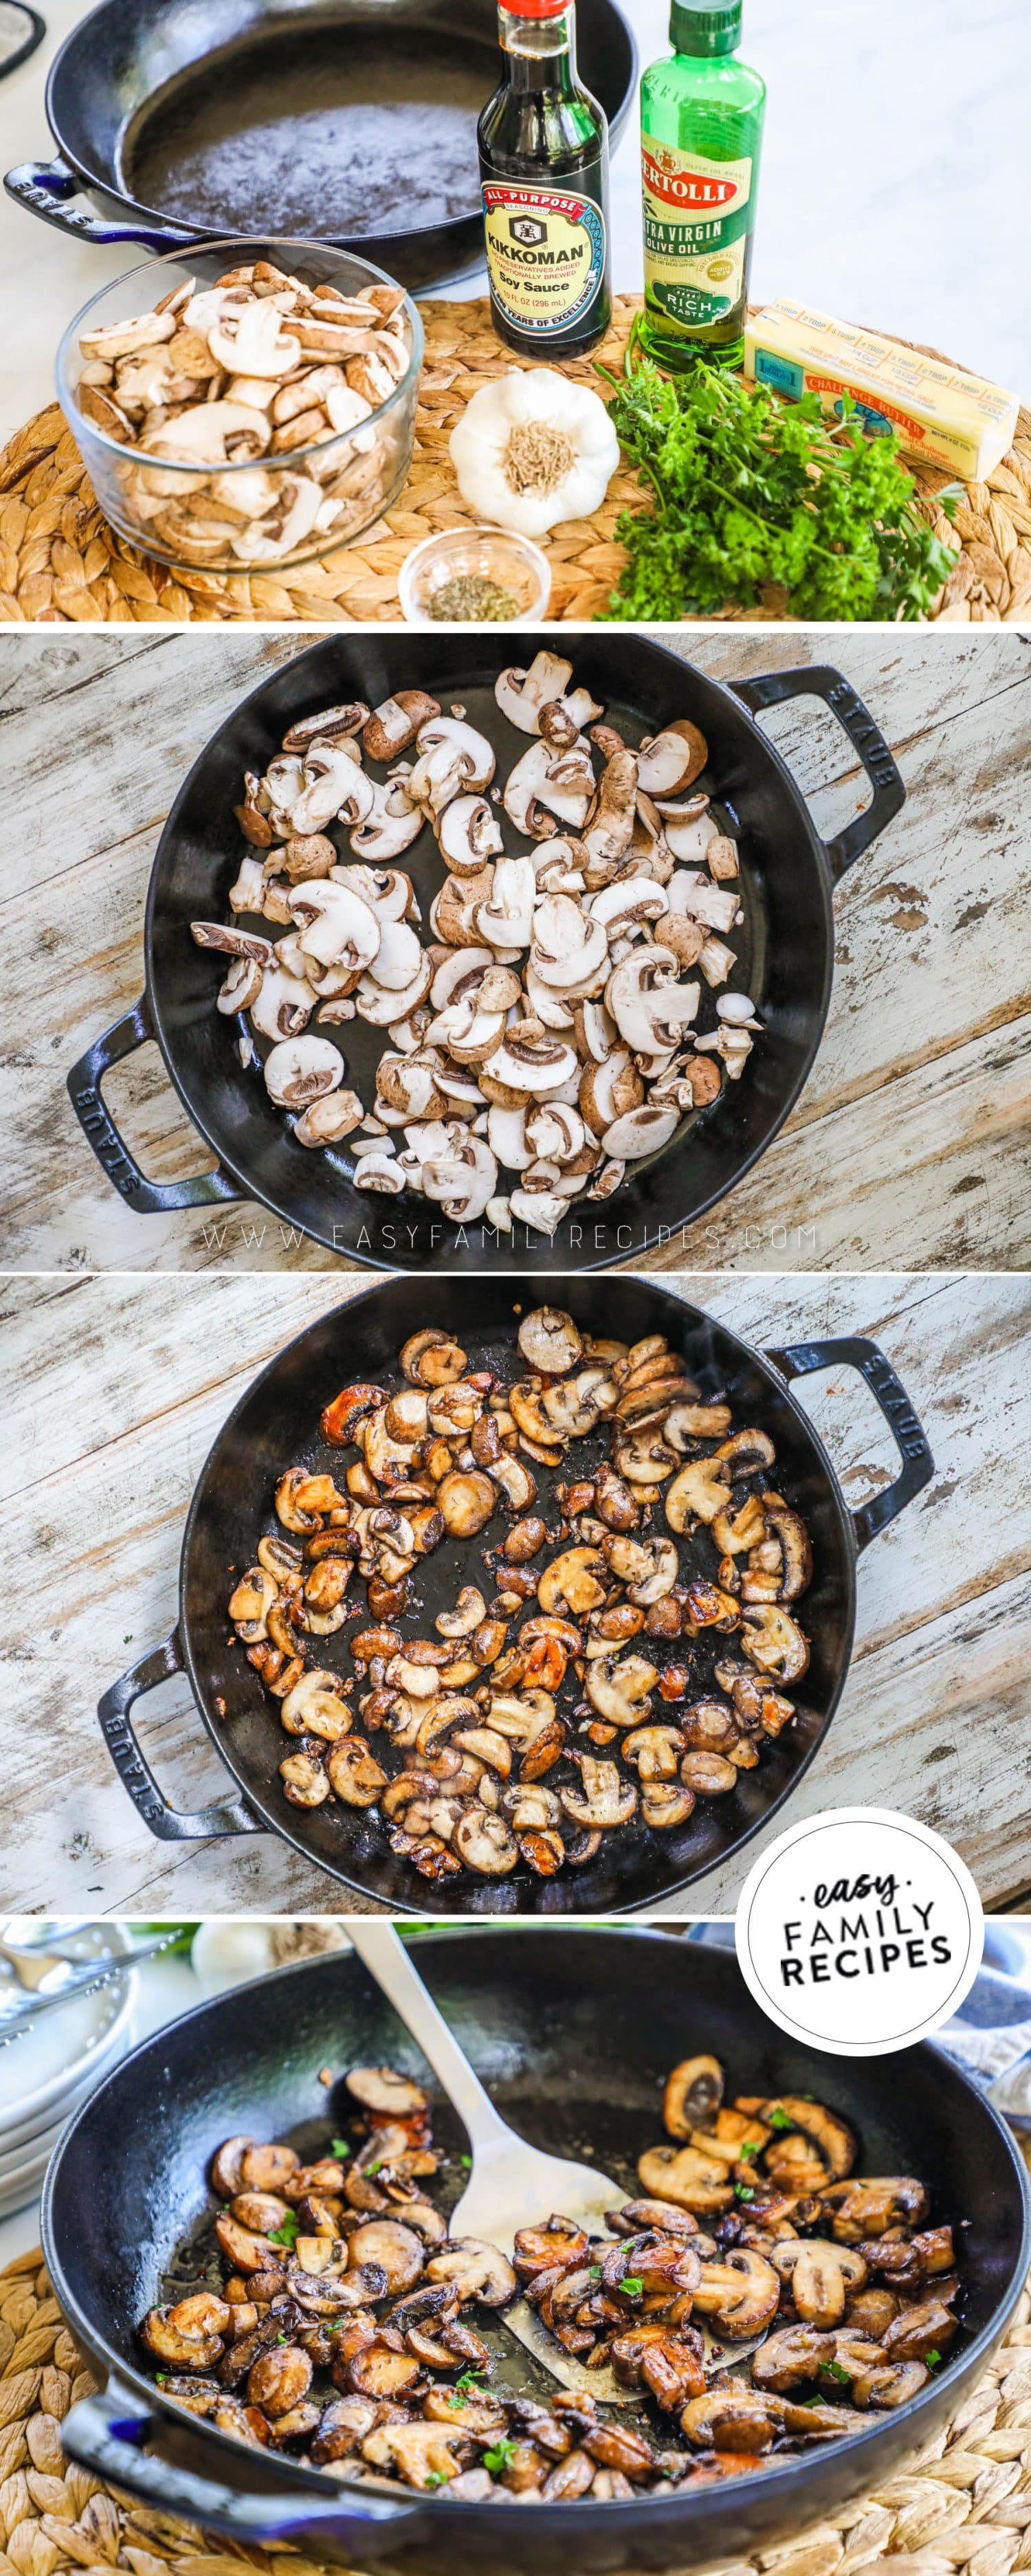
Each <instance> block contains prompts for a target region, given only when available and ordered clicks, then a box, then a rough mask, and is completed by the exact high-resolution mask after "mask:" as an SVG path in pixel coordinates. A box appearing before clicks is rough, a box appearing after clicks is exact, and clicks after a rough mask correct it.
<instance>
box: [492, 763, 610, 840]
mask: <svg viewBox="0 0 1031 2576" xmlns="http://www.w3.org/2000/svg"><path fill="white" fill-rule="evenodd" d="M594 792H595V781H594V772H593V770H592V768H591V761H590V754H589V752H587V751H586V750H585V751H583V752H577V751H570V752H556V751H553V750H552V749H551V746H550V744H549V743H546V742H542V741H540V740H539V739H538V740H537V741H536V742H535V743H533V744H532V746H531V748H530V750H529V751H525V752H524V753H523V756H522V759H521V760H517V762H516V765H515V768H514V769H513V771H512V773H511V776H510V778H509V781H508V785H507V787H506V789H505V812H506V814H507V815H508V819H509V822H510V823H514V825H515V828H516V831H517V832H522V833H524V834H525V836H526V838H527V840H540V839H542V838H543V839H548V838H550V837H551V836H552V835H551V829H550V818H551V817H552V816H555V817H556V819H557V821H558V822H560V823H567V824H568V825H569V826H570V828H571V830H572V831H574V832H576V833H580V832H582V830H583V827H584V824H585V823H586V821H587V816H588V814H589V812H590V809H591V804H592V801H593V798H594ZM542 808H543V809H544V814H543V822H544V826H545V827H546V828H544V829H542V822H541V809H542Z"/></svg>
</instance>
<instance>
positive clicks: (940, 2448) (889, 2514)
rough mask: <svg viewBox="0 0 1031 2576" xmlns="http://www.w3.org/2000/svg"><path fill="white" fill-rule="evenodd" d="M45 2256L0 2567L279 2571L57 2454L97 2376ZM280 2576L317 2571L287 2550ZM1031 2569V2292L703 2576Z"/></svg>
mask: <svg viewBox="0 0 1031 2576" xmlns="http://www.w3.org/2000/svg"><path fill="white" fill-rule="evenodd" d="M95 2384H96V2383H95V2381H94V2380H93V2379H92V2377H91V2375H90V2373H89V2371H88V2370H86V2369H85V2367H84V2365H83V2361H82V2357H81V2355H80V2353H79V2352H78V2350H77V2347H76V2345H75V2343H74V2342H73V2340H72V2337H71V2335H70V2334H69V2332H68V2328H67V2326H66V2325H65V2324H64V2321H63V2318H62V2316H61V2311H60V2309H59V2307H58V2304H57V2301H56V2299H55V2298H54V2295H53V2292H52V2290H51V2287H50V2282H49V2279H48V2277H47V2274H46V2271H45V2270H44V2268H43V2258H42V2255H41V2254H39V2253H31V2254H22V2255H20V2256H19V2259H18V2261H17V2262H16V2263H9V2264H8V2265H7V2268H6V2270H5V2271H3V2272H0V2543H2V2547H0V2576H65V2571H70V2570H73V2569H78V2568H83V2567H86V2568H96V2569H97V2571H98V2576H103V2571H105V2570H111V2569H114V2568H117V2569H119V2570H120V2571H122V2576H239V2570H240V2568H241V2567H244V2568H247V2567H251V2568H256V2569H259V2570H262V2571H266V2576H273V2571H274V2570H275V2569H276V2568H277V2567H278V2569H279V2576H284V2571H283V2558H284V2553H283V2552H282V2551H280V2550H277V2551H276V2552H275V2553H274V2555H273V2554H271V2553H269V2552H266V2551H265V2550H263V2549H244V2548H241V2547H239V2546H238V2545H237V2544H236V2543H235V2542H232V2541H221V2542H219V2541H215V2540H207V2539H205V2537H204V2534H203V2533H202V2532H200V2531H197V2530H195V2529H193V2528H192V2527H191V2526H189V2525H188V2524H185V2523H177V2522H172V2521H170V2520H169V2518H168V2516H167V2515H166V2514H162V2513H156V2512H150V2511H148V2510H147V2509H146V2508H145V2507H143V2506H142V2505H136V2504H133V2503H131V2502H130V2501H129V2500H125V2501H124V2502H123V2501H122V2500H121V2499H120V2497H119V2496H118V2494H117V2492H115V2493H111V2492H110V2491H109V2490H108V2489H106V2488H105V2487H103V2486H101V2484H100V2483H99V2480H98V2479H96V2478H93V2477H90V2476H89V2475H88V2474H87V2472H86V2470H85V2469H78V2468H75V2467H74V2466H73V2465H72V2463H71V2462H70V2461H68V2460H66V2459H65V2457H64V2454H63V2452H62V2450H61V2421H62V2418H63V2417H64V2416H65V2415H66V2414H67V2412H68V2409H69V2407H70V2406H71V2405H72V2404H73V2403H74V2401H75V2399H76V2398H78V2397H82V2396H84V2395H85V2394H86V2393H87V2391H88V2390H90V2389H91V2388H93V2387H94V2386H95ZM287 2563H288V2567H289V2571H290V2576H318V2571H317V2570H316V2569H314V2568H313V2565H312V2562H311V2561H310V2560H307V2559H304V2558H300V2557H297V2556H296V2555H295V2554H294V2552H293V2551H290V2552H288V2553H287ZM1028 2566H1031V2286H1029V2287H1028V2288H1026V2289H1025V2291H1024V2295H1023V2297H1022V2299H1021V2301H1020V2304H1019V2306H1018V2308H1017V2311H1016V2314H1015V2316H1014V2317H1013V2319H1012V2322H1011V2324H1010V2327H1009V2331H1008V2333H1007V2336H1006V2339H1005V2342H1004V2343H1003V2344H1002V2345H1001V2346H1000V2348H999V2351H998V2352H997V2353H996V2356H995V2359H994V2361H993V2362H992V2363H991V2364H990V2366H989V2368H988V2369H987V2370H986V2371H985V2373H984V2376H983V2378H981V2379H979V2380H978V2381H977V2383H976V2385H975V2387H974V2388H973V2389H972V2390H971V2391H970V2393H969V2395H968V2396H967V2397H966V2398H964V2400H963V2403H962V2405H960V2406H958V2407H957V2410H956V2413H955V2415H954V2417H953V2419H952V2422H951V2423H950V2424H949V2425H948V2426H947V2428H946V2430H945V2431H944V2432H941V2433H937V2434H936V2435H935V2437H934V2440H933V2441H932V2442H930V2443H929V2444H928V2445H927V2448H926V2449H925V2450H924V2451H922V2452H921V2453H920V2456H919V2458H918V2459H917V2460H916V2461H915V2462H914V2463H913V2465H912V2466H911V2467H909V2468H907V2469H906V2470H905V2471H903V2472H900V2473H899V2474H898V2475H896V2476H894V2477H892V2478H890V2479H888V2480H887V2482H886V2483H885V2485H884V2486H882V2487H877V2488H875V2489H874V2491H873V2493H872V2494H871V2495H867V2496H862V2497H858V2498H857V2499H856V2501H855V2502H854V2503H852V2504H849V2505H845V2506H843V2507H842V2508H841V2509H840V2511H838V2512H837V2513H835V2514H834V2515H832V2516H831V2518H830V2519H829V2520H828V2521H826V2522H821V2523H819V2524H817V2525H815V2526H814V2527H813V2528H811V2529H810V2530H808V2531H804V2532H802V2533H800V2534H799V2535H798V2536H797V2537H796V2538H795V2539H793V2540H789V2541H786V2542H782V2543H781V2545H780V2547H779V2548H777V2549H769V2550H763V2551H762V2552H761V2553H760V2554H759V2555H758V2556H757V2557H756V2558H755V2559H732V2560H725V2561H723V2562H722V2563H721V2564H720V2566H719V2568H718V2569H714V2570H711V2571H710V2576H760V2572H761V2576H877V2571H880V2570H883V2571H884V2576H954V2571H956V2570H958V2569H968V2570H969V2572H970V2576H1014V2571H1016V2570H1018V2569H1021V2568H1025V2567H1028Z"/></svg>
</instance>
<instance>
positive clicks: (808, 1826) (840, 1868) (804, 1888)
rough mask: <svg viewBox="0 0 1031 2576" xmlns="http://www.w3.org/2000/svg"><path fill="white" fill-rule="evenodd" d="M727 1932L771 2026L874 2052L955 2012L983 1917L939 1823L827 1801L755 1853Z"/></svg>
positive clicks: (849, 2050)
mask: <svg viewBox="0 0 1031 2576" xmlns="http://www.w3.org/2000/svg"><path fill="white" fill-rule="evenodd" d="M734 1933H735V1940H736V1943H737V1956H738V1965H739V1967H740V1970H741V1974H742V1976H743V1977H744V1979H745V1983H746V1985H748V1986H749V1987H750V1989H751V1992H752V1994H753V1995H754V1996H755V2000H756V2002H757V2004H759V2005H761V2007H762V2010H763V2012H765V2013H768V2014H769V2017H770V2020H771V2021H775V2022H776V2023H777V2025H778V2028H779V2029H780V2030H786V2031H788V2032H790V2034H791V2036H792V2038H793V2039H803V2040H808V2041H810V2042H811V2043H812V2044H813V2045H814V2046H815V2047H817V2048H819V2049H824V2050H826V2052H827V2054H828V2056H831V2057H880V2056H883V2055H886V2054H890V2052H891V2051H892V2050H893V2049H897V2048H912V2047H913V2046H914V2045H915V2042H916V2041H917V2040H918V2039H926V2038H927V2037H928V2036H929V2034H930V2032H932V2031H935V2030H939V2029H940V2028H941V2025H942V2023H943V2022H945V2021H948V2019H949V2016H950V2014H952V2013H954V2012H956V2011H957V2010H958V2007H959V2005H960V2004H961V2003H962V2001H963V1997H964V1995H966V1994H968V1993H969V1991H970V1988H971V1986H972V1985H973V1982H974V1978H975V1977H976V1975H977V1972H978V1969H979V1967H980V1965H981V1954H982V1951H983V1948H984V1915H983V1913H982V1909H981V1899H980V1897H979V1895H978V1893H977V1889H976V1887H975V1885H974V1882H973V1879H972V1878H971V1875H970V1872H969V1870H968V1869H967V1868H966V1867H965V1865H964V1863H963V1862H962V1861H961V1860H960V1859H959V1858H958V1857H957V1854H956V1853H955V1852H954V1851H952V1850H951V1848H950V1846H949V1844H948V1843H946V1842H943V1841H942V1838H941V1835H940V1834H934V1833H932V1832H931V1831H930V1828H929V1827H928V1826H927V1825H921V1824H918V1823H917V1822H916V1820H915V1818H914V1817H912V1816H899V1815H894V1814H893V1813H892V1812H891V1810H890V1809H889V1808H885V1807H832V1808H828V1809H827V1811H826V1813H825V1814H823V1815H820V1816H811V1817H810V1818H809V1819H808V1821H807V1822H806V1823H804V1824H799V1825H793V1826H792V1827H791V1829H790V1831H789V1832H788V1833H786V1834H781V1835H779V1836H778V1839H777V1841H776V1842H774V1843H771V1845H770V1847H769V1850H768V1851H765V1852H764V1853H763V1855H762V1858H761V1860H757V1861H756V1863H755V1866H754V1868H753V1869H752V1870H750V1872H749V1875H748V1877H747V1879H746V1880H745V1884H744V1886H743V1888H742V1890H741V1895H740V1898H739V1900H738V1908H737V1916H736V1919H735V1926H734Z"/></svg>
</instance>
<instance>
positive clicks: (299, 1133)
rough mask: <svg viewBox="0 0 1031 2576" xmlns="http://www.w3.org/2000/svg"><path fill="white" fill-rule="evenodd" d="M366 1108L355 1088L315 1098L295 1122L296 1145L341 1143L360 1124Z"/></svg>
mask: <svg viewBox="0 0 1031 2576" xmlns="http://www.w3.org/2000/svg"><path fill="white" fill-rule="evenodd" d="M364 1116H365V1111H364V1109H363V1108H362V1104H361V1101H360V1100H359V1098H358V1094H357V1092H355V1091H337V1092H335V1093H333V1094H332V1095H330V1094H328V1093H327V1094H324V1095H323V1097H322V1098H321V1099H318V1100H313V1101H311V1102H310V1103H309V1106H308V1107H307V1109H306V1110H305V1111H304V1114H303V1116H302V1117H300V1118H297V1119H295V1121H294V1143H295V1144H296V1145H342V1144H343V1142H344V1138H345V1137H347V1136H353V1134H354V1131H355V1128H356V1127H360V1126H361V1123H362V1119H363V1118H364Z"/></svg>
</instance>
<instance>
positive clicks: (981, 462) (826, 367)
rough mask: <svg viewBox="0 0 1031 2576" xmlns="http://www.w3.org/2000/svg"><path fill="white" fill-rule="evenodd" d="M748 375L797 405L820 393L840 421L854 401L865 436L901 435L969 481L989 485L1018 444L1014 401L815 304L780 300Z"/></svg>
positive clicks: (923, 458)
mask: <svg viewBox="0 0 1031 2576" xmlns="http://www.w3.org/2000/svg"><path fill="white" fill-rule="evenodd" d="M745 375H746V377H749V378H750V379H751V381H752V382H753V383H755V384H758V385H766V386H768V387H769V388H770V390H771V392H773V393H778V394H783V395H785V396H786V398H787V399H788V401H791V402H797V401H799V400H800V398H801V396H802V395H803V394H806V393H812V394H818V395H819V398H820V401H821V403H822V405H823V409H824V411H825V412H828V413H830V414H835V413H836V414H837V415H838V417H839V418H840V415H841V404H842V397H843V395H845V394H849V395H851V398H852V400H853V402H854V403H855V405H856V408H857V414H858V418H859V421H860V422H861V424H862V426H863V427H864V428H866V429H870V430H874V431H876V430H878V429H886V428H889V429H894V430H896V431H897V433H898V439H899V445H900V447H901V448H902V449H903V451H904V453H905V454H906V455H907V456H913V457H916V458H918V459H919V460H920V462H921V463H922V464H925V465H940V466H941V467H943V468H944V470H945V471H946V472H947V473H951V474H956V475H958V476H959V477H960V479H961V480H962V481H963V482H964V483H983V482H984V481H985V480H986V478H987V476H988V475H989V474H991V473H992V472H993V470H994V468H995V466H996V465H998V464H999V462H1000V460H1001V458H1002V457H1004V456H1005V454H1006V451H1007V448H1009V447H1011V446H1012V444H1013V435H1014V431H1015V429H1016V425H1017V411H1018V408H1019V406H1018V402H1017V397H1016V395H1015V394H1007V393H1003V391H1002V389H1001V387H1000V386H999V385H991V384H988V383H987V382H986V380H985V379H984V377H982V376H970V375H966V374H965V373H964V371H963V369H962V368H961V367H950V366H947V365H945V363H944V362H943V361H942V360H941V359H939V358H926V357H924V356H923V354H922V352H921V351H920V350H918V349H907V348H906V347H905V346H904V344H903V342H902V341H901V340H887V339H885V338H884V337H883V336H882V334H881V333H880V332H878V331H860V330H859V329H858V328H857V327H856V325H855V324H854V323H851V322H836V321H835V320H834V318H833V316H832V315H831V314H829V313H817V312H814V311H813V309H812V307H811V306H810V305H806V304H791V303H788V302H786V301H781V302H779V303H777V304H767V305H764V306H763V308H762V310H761V312H758V313H756V314H754V315H752V316H751V317H750V318H749V320H748V322H747V324H746V327H745Z"/></svg>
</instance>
